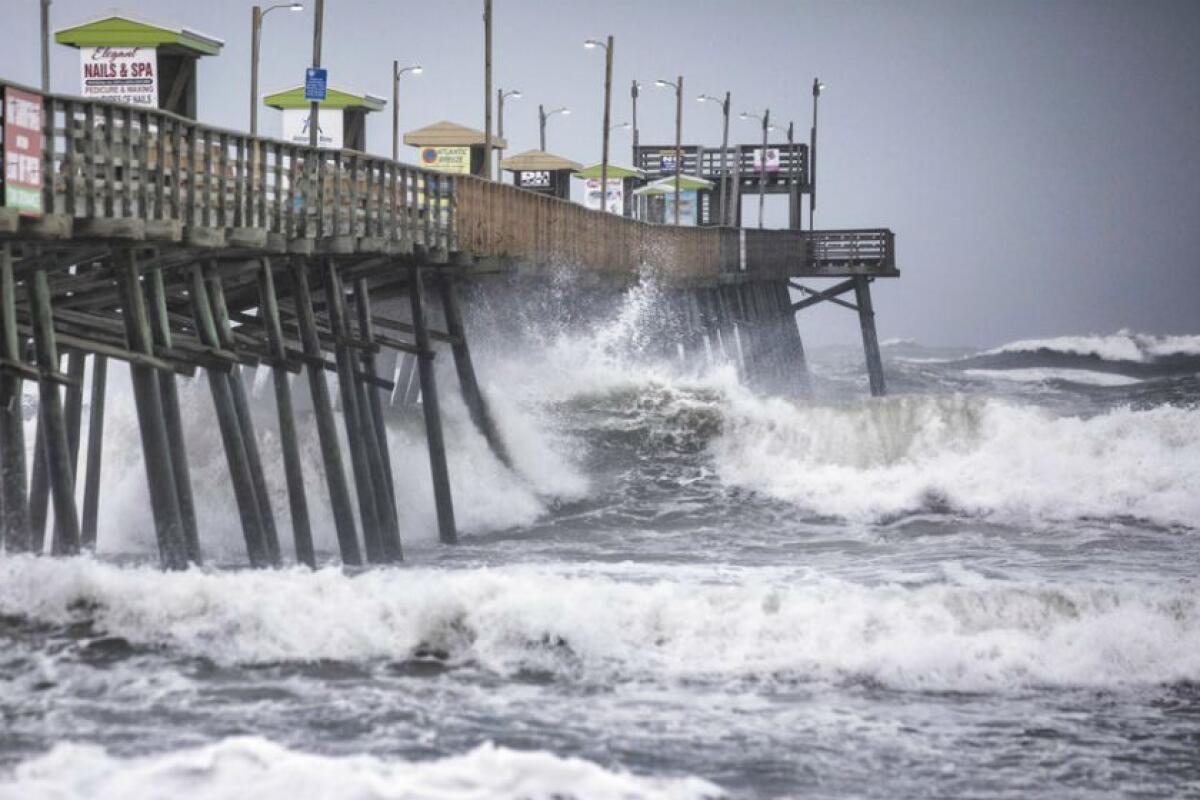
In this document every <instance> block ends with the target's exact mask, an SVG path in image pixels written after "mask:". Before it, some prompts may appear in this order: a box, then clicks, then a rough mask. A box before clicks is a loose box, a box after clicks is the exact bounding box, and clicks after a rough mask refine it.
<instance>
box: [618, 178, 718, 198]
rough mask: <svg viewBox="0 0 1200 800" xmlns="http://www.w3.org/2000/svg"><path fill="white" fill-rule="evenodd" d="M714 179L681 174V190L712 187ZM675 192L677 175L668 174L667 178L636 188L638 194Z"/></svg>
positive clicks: (688, 190) (687, 190)
mask: <svg viewBox="0 0 1200 800" xmlns="http://www.w3.org/2000/svg"><path fill="white" fill-rule="evenodd" d="M712 187H713V183H712V181H706V180H704V178H697V177H696V176H695V175H680V176H679V191H681V192H690V191H695V190H702V189H711V188H712ZM674 192H675V176H674V175H668V176H667V177H665V178H659V179H658V180H656V181H651V182H650V183H648V184H646V185H645V186H643V187H642V188H640V189H638V190H636V191H635V192H634V194H637V195H656V194H673V193H674Z"/></svg>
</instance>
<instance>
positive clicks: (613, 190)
mask: <svg viewBox="0 0 1200 800" xmlns="http://www.w3.org/2000/svg"><path fill="white" fill-rule="evenodd" d="M583 204H584V205H585V206H587V207H588V208H590V209H593V210H595V209H599V208H600V179H599V178H588V179H587V180H586V181H584V197H583ZM605 210H606V211H608V213H610V214H623V213H625V182H624V181H622V180H621V179H620V178H609V179H608V198H607V203H606V206H605Z"/></svg>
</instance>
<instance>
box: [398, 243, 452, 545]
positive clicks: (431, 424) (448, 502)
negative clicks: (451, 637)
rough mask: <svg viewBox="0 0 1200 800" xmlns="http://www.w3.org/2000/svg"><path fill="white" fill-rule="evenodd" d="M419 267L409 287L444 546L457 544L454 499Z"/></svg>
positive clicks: (422, 403)
mask: <svg viewBox="0 0 1200 800" xmlns="http://www.w3.org/2000/svg"><path fill="white" fill-rule="evenodd" d="M422 272H423V270H422V269H421V268H420V267H418V268H417V269H416V271H415V273H414V274H413V279H412V283H411V284H410V286H409V300H410V302H411V304H412V319H413V328H414V329H415V332H416V335H417V347H419V348H421V355H419V356H417V370H418V374H419V375H420V377H421V406H422V408H423V410H424V412H425V438H426V440H427V442H428V444H429V471H430V473H431V474H432V476H433V498H434V505H435V506H436V508H437V519H438V538H439V539H441V541H442V542H443V543H444V544H457V543H458V528H457V526H456V525H455V523H454V499H453V497H452V495H451V493H450V470H449V467H447V465H446V442H445V439H444V437H443V436H442V413H441V409H440V407H439V406H438V394H437V378H436V377H435V376H434V373H433V348H432V345H431V343H430V341H429V331H428V329H427V328H426V326H425V281H424V276H423V275H422Z"/></svg>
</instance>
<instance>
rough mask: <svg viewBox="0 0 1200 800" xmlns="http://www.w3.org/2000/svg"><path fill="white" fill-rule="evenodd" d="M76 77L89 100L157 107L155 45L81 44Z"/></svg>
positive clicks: (156, 57)
mask: <svg viewBox="0 0 1200 800" xmlns="http://www.w3.org/2000/svg"><path fill="white" fill-rule="evenodd" d="M79 79H80V88H81V90H82V94H83V96H84V97H86V98H87V99H89V100H108V101H111V102H115V103H130V104H132V105H135V106H150V107H151V108H157V107H158V48H155V47H81V48H79Z"/></svg>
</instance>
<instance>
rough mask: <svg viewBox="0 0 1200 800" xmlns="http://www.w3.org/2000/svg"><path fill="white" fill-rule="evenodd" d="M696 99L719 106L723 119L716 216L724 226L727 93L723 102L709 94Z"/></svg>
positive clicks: (727, 120) (727, 123)
mask: <svg viewBox="0 0 1200 800" xmlns="http://www.w3.org/2000/svg"><path fill="white" fill-rule="evenodd" d="M696 99H697V100H698V101H700V102H701V103H720V104H721V115H722V117H723V118H724V124H723V126H722V128H721V198H720V202H719V204H718V214H719V215H720V220H721V224H722V225H725V224H727V222H728V220H727V219H726V217H727V216H728V214H727V213H726V206H727V205H728V204H729V201H728V197H727V195H726V191H727V190H726V185H725V180H726V176H727V174H728V170H727V168H726V164H725V158H726V156H727V154H728V151H729V92H726V93H725V99H724V100H721V99H719V98H716V97H713V96H712V95H711V94H702V95H700V96H699V97H697V98H696Z"/></svg>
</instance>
